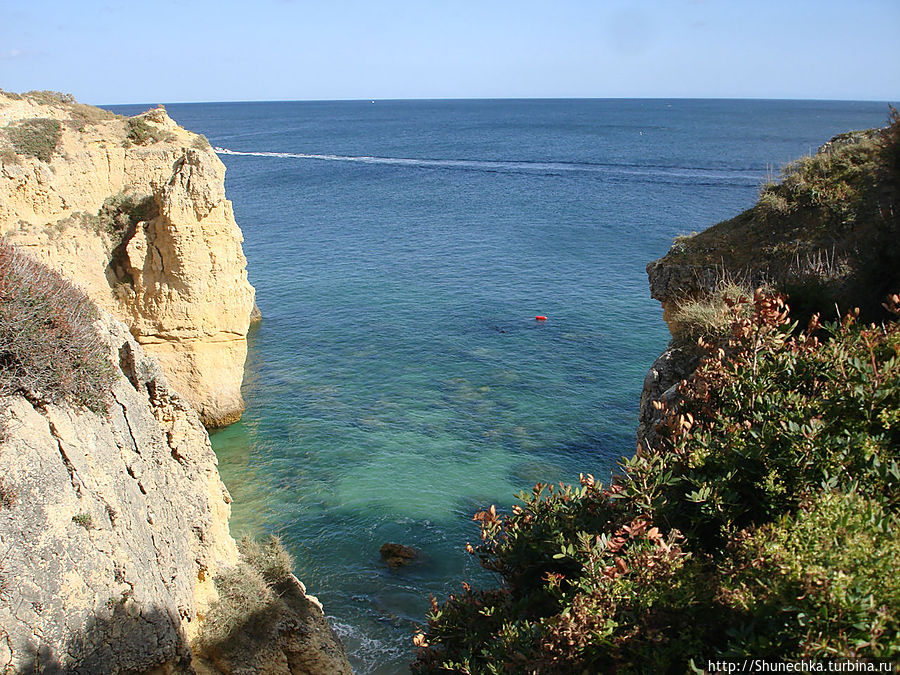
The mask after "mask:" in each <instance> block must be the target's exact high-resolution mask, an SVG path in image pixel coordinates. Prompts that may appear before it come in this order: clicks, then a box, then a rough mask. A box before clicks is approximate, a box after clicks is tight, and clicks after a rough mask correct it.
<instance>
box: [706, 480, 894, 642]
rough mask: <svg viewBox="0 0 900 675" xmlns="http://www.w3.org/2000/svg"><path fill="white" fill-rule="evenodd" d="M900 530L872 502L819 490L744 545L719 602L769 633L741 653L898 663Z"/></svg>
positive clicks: (726, 573) (726, 574)
mask: <svg viewBox="0 0 900 675" xmlns="http://www.w3.org/2000/svg"><path fill="white" fill-rule="evenodd" d="M898 526H900V519H898V518H897V516H896V514H891V513H889V512H887V511H886V510H885V508H884V506H883V505H882V504H880V503H879V502H878V501H876V500H872V499H867V498H865V497H862V496H861V495H859V494H858V493H855V492H849V493H841V492H831V491H818V492H816V493H814V494H813V495H811V496H810V497H808V498H807V499H805V500H804V502H803V503H802V504H801V505H800V508H799V509H797V511H796V512H792V513H790V514H786V515H784V516H781V517H780V518H779V519H778V520H777V521H775V522H773V523H772V524H770V525H766V526H764V527H761V528H759V529H757V530H755V531H754V532H752V533H749V534H748V535H747V536H746V537H745V538H741V539H739V540H738V541H737V542H736V545H735V554H734V556H733V558H732V559H731V560H730V561H729V563H730V566H729V567H727V568H725V569H723V577H725V578H724V583H723V586H724V589H723V595H725V597H727V598H728V601H729V602H730V603H731V604H732V605H733V606H734V607H735V609H736V610H740V611H744V612H747V613H748V614H749V615H752V616H753V617H754V618H755V621H756V622H758V623H760V624H763V625H769V626H771V627H772V629H773V630H772V631H771V633H770V634H762V635H758V636H757V639H755V640H747V641H745V642H744V643H743V644H742V645H741V647H742V650H743V651H744V652H745V653H746V654H747V655H752V654H757V655H758V654H762V653H765V654H767V655H768V656H770V657H772V658H775V657H791V656H799V657H800V658H827V657H833V656H841V657H861V656H866V657H870V658H886V659H891V658H896V657H897V656H898V655H900V651H898V650H900V638H898V636H900V576H898V575H897V574H896V570H895V565H896V561H897V559H898V557H900V539H898V538H897V536H896V532H897V527H898ZM836 542H839V544H837V545H836ZM794 645H796V648H795V649H793V648H792V647H793V646H794Z"/></svg>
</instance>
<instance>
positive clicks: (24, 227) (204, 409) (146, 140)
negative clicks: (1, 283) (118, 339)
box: [0, 93, 254, 426]
mask: <svg viewBox="0 0 900 675" xmlns="http://www.w3.org/2000/svg"><path fill="white" fill-rule="evenodd" d="M44 120H55V121H57V122H58V123H59V134H58V136H59V137H58V140H57V142H56V144H55V146H53V148H52V153H51V154H50V156H49V161H43V159H42V158H40V157H38V156H31V154H32V152H33V151H32V150H31V148H30V147H29V146H28V145H27V143H23V142H22V141H19V142H18V144H17V142H16V139H15V132H14V130H15V129H16V128H19V127H22V126H23V125H29V124H31V125H32V126H34V127H35V129H36V130H37V131H42V130H43V131H46V129H47V128H50V129H51V130H52V123H51V124H49V125H48V124H47V123H46V122H44ZM41 125H44V126H41ZM51 140H52V139H51ZM224 178H225V167H224V165H223V164H222V162H221V161H220V160H219V158H218V157H217V156H216V154H215V152H214V151H213V150H212V148H211V147H210V146H209V143H208V142H207V141H206V139H205V138H203V137H202V136H199V135H197V134H194V133H191V132H189V131H186V130H185V129H182V128H181V127H179V126H178V125H177V124H176V123H175V122H174V121H173V120H172V119H171V118H170V117H169V116H168V114H167V113H166V111H165V110H164V109H163V108H156V109H154V110H150V111H148V112H146V113H143V114H142V115H138V116H136V117H133V118H124V117H119V116H115V115H112V114H111V113H107V112H105V111H101V110H99V109H96V108H91V107H89V106H83V105H80V104H76V103H73V102H71V101H69V100H67V99H65V98H58V99H57V98H54V97H52V96H47V95H45V96H39V97H29V96H24V97H20V96H18V95H9V94H3V93H0V235H2V236H4V237H6V238H7V240H8V241H10V242H11V243H14V244H16V245H17V246H19V247H20V248H22V249H23V250H26V251H28V252H29V253H30V254H31V255H32V256H34V257H35V258H37V259H39V260H41V261H42V262H44V263H46V264H47V265H49V266H51V267H53V268H55V269H57V270H59V271H60V272H62V273H63V274H64V275H66V276H67V277H68V278H70V279H71V280H73V281H74V282H75V283H76V284H78V285H79V286H81V287H82V288H83V289H84V290H85V291H86V292H87V293H88V295H89V296H90V297H91V298H92V299H93V300H94V301H95V302H96V303H97V304H98V305H99V306H100V307H102V308H104V309H106V310H108V311H110V312H111V313H112V314H114V315H115V316H116V317H118V318H120V319H121V320H123V321H124V322H125V323H126V324H127V325H128V327H129V328H130V330H131V332H132V334H133V335H134V336H135V338H136V339H137V340H138V342H139V343H140V344H141V345H142V346H143V347H144V350H145V351H146V352H147V353H148V354H151V355H153V356H155V357H156V358H157V359H158V361H159V363H160V365H161V367H162V369H163V372H164V373H165V374H166V377H167V379H168V381H169V383H170V384H171V386H172V388H173V389H175V390H177V391H179V392H181V393H182V395H183V396H184V397H185V398H186V399H187V400H188V401H189V402H190V403H191V405H192V406H193V407H194V408H195V409H196V410H197V411H198V412H199V414H200V417H201V419H202V420H203V422H204V424H206V425H207V426H223V425H225V424H230V423H231V422H234V421H236V420H238V419H239V418H240V415H241V412H242V410H243V401H242V399H241V394H240V386H241V379H242V376H243V368H244V361H245V358H246V355H247V341H246V336H247V329H248V327H249V323H250V314H251V310H252V309H253V306H254V302H253V299H254V290H253V287H252V286H251V285H250V283H249V282H248V281H247V271H246V259H245V258H244V254H243V251H242V249H241V242H242V235H241V231H240V229H239V228H238V226H237V223H235V220H234V214H233V211H232V208H231V203H230V202H229V201H228V200H227V199H226V198H225V186H224Z"/></svg>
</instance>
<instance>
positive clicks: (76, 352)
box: [0, 240, 113, 412]
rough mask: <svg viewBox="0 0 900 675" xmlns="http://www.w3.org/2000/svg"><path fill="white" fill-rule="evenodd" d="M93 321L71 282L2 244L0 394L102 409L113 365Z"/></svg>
mask: <svg viewBox="0 0 900 675" xmlns="http://www.w3.org/2000/svg"><path fill="white" fill-rule="evenodd" d="M96 318H97V309H96V307H95V306H94V304H93V303H92V302H91V301H90V300H89V299H88V298H87V296H85V295H84V293H82V292H81V291H80V290H79V289H78V288H76V287H75V286H74V285H73V284H72V283H71V282H69V281H68V280H67V279H65V278H64V277H63V276H61V275H60V274H58V273H56V272H54V271H53V270H51V269H49V268H48V267H45V266H44V265H42V264H40V263H38V262H36V261H34V260H33V259H31V258H29V257H28V256H27V255H25V254H23V253H21V252H20V251H19V250H18V249H16V248H15V247H14V246H10V245H9V244H7V243H5V242H3V241H2V240H0V395H10V394H25V395H27V396H30V397H32V398H35V399H39V400H44V401H49V402H53V403H62V402H64V401H67V402H71V403H75V404H77V405H81V406H84V407H86V408H89V409H91V410H95V411H98V412H99V411H103V410H105V409H106V401H107V397H108V393H109V387H110V385H111V383H112V381H113V366H112V363H111V362H110V361H109V356H108V348H107V346H106V344H105V343H104V342H103V340H102V339H101V337H100V336H99V335H98V333H97V331H96V330H95V328H94V325H93V322H94V321H95V319H96Z"/></svg>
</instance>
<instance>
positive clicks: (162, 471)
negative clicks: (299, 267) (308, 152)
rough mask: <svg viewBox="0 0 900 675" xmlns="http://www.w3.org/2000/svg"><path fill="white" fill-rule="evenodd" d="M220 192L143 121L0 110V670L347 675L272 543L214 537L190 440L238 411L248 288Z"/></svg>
mask: <svg viewBox="0 0 900 675" xmlns="http://www.w3.org/2000/svg"><path fill="white" fill-rule="evenodd" d="M223 178H224V167H223V166H222V164H221V162H219V160H218V158H217V157H216V156H215V154H214V153H213V152H212V150H211V149H210V148H209V144H208V143H207V142H206V140H205V139H204V138H203V137H201V136H197V135H195V134H192V133H190V132H187V131H185V130H184V129H181V128H180V127H178V126H177V125H176V124H175V123H174V122H173V121H172V120H171V119H170V118H169V117H168V116H167V115H166V113H165V111H164V110H162V109H156V110H152V111H150V112H148V113H145V114H143V115H139V116H137V117H134V118H123V117H119V116H116V115H113V114H111V113H107V112H105V111H102V110H99V109H96V108H91V107H89V106H83V105H80V104H78V103H75V102H74V101H72V100H71V98H70V97H67V96H65V95H61V94H55V93H50V92H33V93H31V94H28V95H24V96H20V95H15V94H6V93H2V92H0V235H2V236H0V671H2V672H4V673H13V674H14V673H31V672H48V673H61V672H65V673H132V674H133V673H201V674H203V675H230V674H231V673H249V672H260V673H261V672H265V673H277V674H281V673H283V674H285V675H287V674H289V673H290V674H292V675H293V674H300V673H304V674H309V675H326V674H328V675H331V674H332V673H335V674H342V673H350V667H349V664H348V663H347V659H346V655H345V653H344V650H343V647H342V645H341V643H340V641H339V639H338V638H337V636H336V635H335V634H334V632H333V631H332V630H331V629H330V627H329V626H328V624H327V622H326V620H325V616H324V613H323V611H322V608H321V605H320V604H319V603H318V601H317V600H316V599H315V597H313V596H311V595H308V594H307V593H306V590H305V588H304V586H303V584H301V583H300V582H299V581H298V580H297V579H296V578H295V577H294V576H293V574H291V572H290V568H291V561H290V559H289V558H288V556H287V554H286V553H285V551H284V549H283V548H281V546H280V544H279V543H278V542H277V540H274V539H273V540H271V541H270V542H269V543H268V544H266V545H265V546H261V545H259V544H256V543H254V542H253V541H250V540H246V541H244V540H242V541H241V542H240V543H236V542H235V541H234V539H233V538H232V537H231V534H230V533H229V527H228V517H229V513H230V506H229V505H230V502H231V499H230V497H229V495H228V492H227V490H226V489H225V486H224V485H223V484H222V482H221V480H220V478H219V474H218V471H217V468H216V457H215V454H214V453H213V451H212V447H211V446H210V442H209V436H208V435H207V432H206V429H205V427H204V424H206V425H210V426H215V425H220V424H225V423H228V422H231V421H234V420H236V419H237V418H238V417H239V416H240V413H241V410H242V408H243V403H242V401H241V398H240V384H241V377H242V374H243V372H242V371H243V364H244V359H245V355H246V332H247V327H248V324H249V321H250V314H251V308H252V307H253V288H252V287H251V286H250V285H249V283H248V282H247V275H246V269H245V266H246V263H245V259H244V256H243V253H242V252H241V233H240V230H239V229H238V227H237V225H236V224H235V222H234V217H233V214H232V211H231V204H230V203H229V202H228V200H227V199H225V195H224V187H223V185H224V184H223ZM39 261H40V262H39ZM98 308H99V309H98ZM180 392H184V395H183V396H182V394H181V393H180Z"/></svg>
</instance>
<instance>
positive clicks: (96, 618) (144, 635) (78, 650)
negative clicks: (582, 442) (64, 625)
mask: <svg viewBox="0 0 900 675" xmlns="http://www.w3.org/2000/svg"><path fill="white" fill-rule="evenodd" d="M190 661H191V652H190V649H189V647H188V644H187V641H186V640H185V637H184V634H183V633H182V632H181V622H180V621H179V620H178V617H177V616H175V615H174V614H173V613H172V612H171V611H170V610H168V609H164V608H160V607H156V606H151V607H148V608H142V607H140V606H138V605H136V604H133V603H132V604H130V601H129V600H128V599H126V598H123V599H121V600H119V601H117V602H115V603H111V604H110V606H109V611H108V612H103V613H102V614H94V615H93V616H91V617H89V618H88V620H87V621H86V623H85V624H84V627H83V629H82V630H81V631H79V632H77V633H75V634H73V635H71V636H69V638H68V639H67V640H66V641H65V644H64V645H62V646H61V648H56V649H55V648H54V646H52V645H49V644H47V643H40V644H36V645H35V644H31V645H29V646H28V647H27V648H26V657H25V660H24V661H23V662H21V663H20V664H19V665H18V667H17V668H18V669H17V670H14V671H13V672H18V673H20V674H21V675H26V674H27V675H31V674H32V673H42V674H46V675H97V674H98V673H145V672H149V671H152V670H153V669H155V668H158V667H160V666H163V665H165V664H168V665H169V666H171V667H172V669H173V672H191V671H190Z"/></svg>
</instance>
